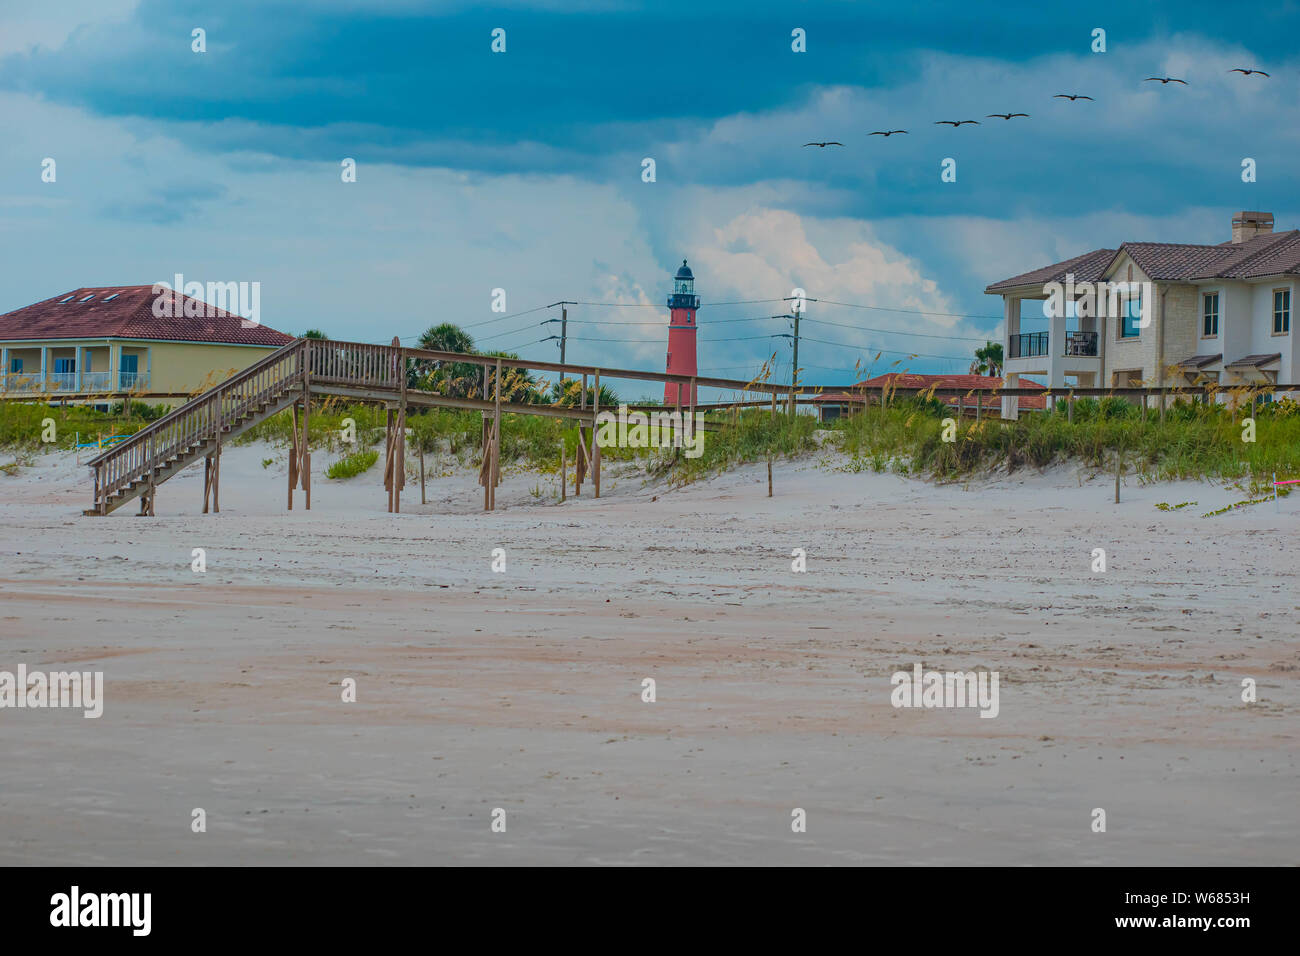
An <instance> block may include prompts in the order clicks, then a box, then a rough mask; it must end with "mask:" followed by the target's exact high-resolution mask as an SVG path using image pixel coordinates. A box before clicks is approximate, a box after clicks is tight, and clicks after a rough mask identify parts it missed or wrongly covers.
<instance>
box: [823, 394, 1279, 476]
mask: <svg viewBox="0 0 1300 956" xmlns="http://www.w3.org/2000/svg"><path fill="white" fill-rule="evenodd" d="M950 414H951V413H950V412H940V411H938V410H936V409H934V408H931V407H928V406H927V405H926V404H925V403H918V402H913V401H907V400H901V401H899V402H898V404H897V405H893V406H890V407H887V408H884V409H881V408H880V407H878V406H877V407H872V408H869V409H867V410H866V411H864V412H863V413H862V414H860V415H855V416H852V417H850V418H848V419H847V420H845V421H843V422H840V423H837V425H836V429H837V431H839V432H840V434H841V442H840V447H841V448H842V449H843V450H844V451H845V452H846V453H848V455H849V456H850V459H851V460H852V461H854V462H871V463H876V464H878V463H879V462H880V460H881V459H885V460H886V461H888V462H890V463H891V464H892V467H895V468H897V469H898V470H901V471H907V472H911V473H915V474H924V475H928V476H931V477H934V478H940V479H943V478H959V477H962V476H966V475H970V474H973V473H976V472H979V471H984V470H991V469H993V468H998V467H1003V468H1006V469H1007V470H1008V471H1015V470H1016V469H1018V468H1023V467H1034V468H1040V469H1041V468H1046V467H1047V466H1049V465H1052V464H1055V463H1059V462H1067V461H1074V462H1077V463H1079V464H1082V465H1084V466H1087V467H1093V468H1098V469H1102V468H1105V469H1113V468H1114V467H1115V466H1116V462H1117V460H1118V459H1119V458H1120V457H1121V456H1122V458H1123V461H1124V462H1125V470H1126V471H1128V472H1137V473H1140V474H1143V475H1145V476H1147V477H1150V478H1154V479H1188V478H1218V479H1237V478H1243V477H1247V476H1252V475H1255V476H1262V475H1271V474H1272V473H1273V472H1277V473H1278V475H1280V476H1281V475H1285V476H1287V477H1290V476H1292V475H1294V474H1296V473H1297V472H1300V409H1298V408H1297V406H1296V405H1295V404H1294V403H1290V402H1278V403H1274V404H1268V405H1263V406H1261V407H1260V408H1259V410H1258V413H1257V415H1256V417H1255V419H1254V426H1255V433H1254V441H1245V440H1243V436H1246V437H1249V436H1248V429H1247V428H1246V426H1245V424H1244V419H1245V418H1247V417H1248V415H1249V413H1248V412H1245V411H1238V412H1237V413H1236V415H1235V416H1234V413H1233V412H1232V410H1231V409H1229V408H1227V407H1225V406H1222V405H1201V404H1191V403H1186V402H1180V403H1177V404H1174V405H1172V406H1170V407H1169V408H1168V409H1167V410H1166V412H1165V420H1164V421H1163V422H1161V421H1160V417H1159V415H1158V413H1156V412H1155V411H1154V410H1153V411H1151V412H1150V413H1149V414H1148V415H1147V416H1146V417H1145V418H1143V416H1142V414H1141V410H1140V409H1139V408H1138V407H1137V406H1134V405H1131V404H1129V403H1128V402H1125V401H1123V400H1122V399H1109V398H1108V399H1103V400H1102V401H1101V402H1096V401H1093V400H1088V399H1084V400H1080V401H1079V402H1077V403H1076V405H1075V410H1074V421H1072V422H1071V421H1068V420H1067V417H1066V414H1065V408H1064V406H1063V404H1062V405H1061V406H1060V407H1058V412H1057V414H1054V415H1052V414H1047V415H1044V414H1028V415H1022V416H1021V417H1020V418H1019V419H1018V420H1016V421H1005V422H1004V421H1001V420H1000V419H998V418H992V417H991V418H986V419H984V420H982V421H980V422H974V421H972V420H970V419H963V420H962V421H961V422H960V423H959V424H958V428H957V434H956V441H953V442H944V441H943V440H942V424H943V419H944V418H945V417H947V416H948V415H950Z"/></svg>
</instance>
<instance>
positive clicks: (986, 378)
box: [813, 372, 1047, 409]
mask: <svg viewBox="0 0 1300 956" xmlns="http://www.w3.org/2000/svg"><path fill="white" fill-rule="evenodd" d="M884 385H889V386H890V387H891V388H929V387H930V386H932V385H933V386H935V387H936V388H947V389H959V388H960V389H966V390H968V391H970V390H975V389H994V388H1001V387H1002V379H1001V378H999V377H998V376H996V375H922V374H920V373H916V372H890V373H888V374H886V375H877V376H876V377H875V378H868V379H865V380H863V381H861V382H858V383H857V384H856V385H854V386H853V387H854V388H857V387H858V386H863V387H865V388H880V387H881V386H884ZM1019 387H1020V388H1039V389H1043V390H1044V391H1046V390H1047V386H1046V385H1043V384H1041V383H1040V382H1035V381H1034V380H1033V379H1028V378H1021V379H1020V386H1019ZM848 397H849V394H848V393H846V392H825V393H823V394H821V395H817V396H814V398H813V401H816V402H827V403H830V404H834V403H835V402H842V401H844V400H845V399H846V398H848ZM936 398H939V399H940V400H941V401H944V402H946V403H947V404H949V405H956V404H957V396H955V395H948V396H943V395H940V396H936ZM977 398H978V399H980V402H979V404H980V405H982V406H983V407H984V408H1001V407H1002V399H1001V398H1000V397H998V396H997V395H985V396H971V397H970V398H966V397H965V396H962V404H963V405H965V406H966V407H967V408H973V407H974V406H975V403H976V399H977ZM1020 407H1021V408H1027V409H1028V408H1037V409H1043V408H1046V407H1047V396H1045V395H1021V396H1020Z"/></svg>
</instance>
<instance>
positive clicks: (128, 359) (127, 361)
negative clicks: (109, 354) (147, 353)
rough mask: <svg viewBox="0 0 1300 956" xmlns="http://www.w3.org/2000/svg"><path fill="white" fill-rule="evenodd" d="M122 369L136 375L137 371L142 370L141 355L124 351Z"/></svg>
mask: <svg viewBox="0 0 1300 956" xmlns="http://www.w3.org/2000/svg"><path fill="white" fill-rule="evenodd" d="M121 370H122V371H123V372H125V373H127V374H128V375H134V374H135V373H136V372H138V371H139V370H140V356H138V355H127V354H125V353H123V355H122V369H121Z"/></svg>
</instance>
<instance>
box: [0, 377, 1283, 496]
mask: <svg viewBox="0 0 1300 956" xmlns="http://www.w3.org/2000/svg"><path fill="white" fill-rule="evenodd" d="M1248 408H1249V406H1248V405H1247V406H1246V407H1245V408H1239V409H1238V410H1236V411H1234V410H1233V409H1231V408H1230V407H1228V406H1226V405H1215V404H1210V405H1203V404H1200V403H1188V402H1178V403H1175V404H1173V405H1171V406H1170V407H1169V408H1168V409H1167V410H1166V413H1165V420H1164V421H1163V422H1161V421H1160V417H1159V415H1158V414H1157V413H1156V412H1155V411H1154V410H1152V411H1151V412H1150V413H1149V414H1148V415H1147V416H1145V417H1144V416H1143V415H1142V414H1141V410H1140V409H1139V408H1138V407H1137V406H1135V405H1133V404H1131V403H1129V402H1127V401H1125V400H1123V399H1120V398H1103V399H1102V400H1100V401H1097V400H1095V399H1080V400H1078V401H1077V402H1076V403H1075V406H1074V414H1073V421H1069V420H1067V416H1066V406H1065V403H1064V401H1062V402H1059V403H1058V406H1057V413H1056V414H1042V413H1030V414H1025V415H1022V416H1021V418H1020V419H1018V420H1016V421H1002V420H1000V419H999V418H997V417H995V416H989V417H987V418H984V419H983V420H981V421H979V422H975V421H974V420H972V419H970V418H964V419H962V420H961V421H960V422H958V423H957V432H956V436H955V437H956V440H955V441H952V442H945V441H943V440H942V439H943V434H942V433H943V427H944V421H945V419H948V418H950V417H951V416H952V411H951V410H950V409H947V408H945V407H944V406H943V405H942V403H940V402H937V401H935V400H933V399H928V400H927V399H924V398H921V397H908V398H899V399H896V400H895V401H893V402H891V403H890V404H888V405H887V406H885V407H883V408H882V407H881V406H879V405H873V406H871V407H869V408H867V409H865V410H864V411H863V412H861V413H860V414H857V415H853V416H850V417H848V418H846V419H842V420H840V421H836V422H833V423H829V424H826V425H821V424H819V423H818V422H817V421H816V420H815V418H814V417H813V416H811V415H807V414H804V415H794V416H791V415H787V414H785V413H779V414H777V415H776V416H773V415H772V414H771V413H770V411H769V410H767V409H765V408H761V409H747V410H743V411H739V412H735V413H721V412H714V413H709V414H708V415H707V416H706V421H708V422H709V423H711V424H712V425H715V426H716V430H711V431H708V432H706V433H705V438H704V443H703V449H702V454H701V455H700V456H699V457H697V458H689V457H687V456H686V454H685V453H684V452H674V451H673V450H671V449H669V450H664V449H653V448H643V449H633V448H617V447H604V448H602V449H601V455H602V458H603V459H604V460H605V461H607V462H613V461H634V460H635V461H640V462H641V463H643V464H644V465H645V467H646V470H647V471H648V472H649V473H650V474H652V475H659V476H664V477H666V478H667V479H668V481H669V482H670V483H673V484H679V483H688V482H692V481H697V480H700V479H702V478H705V477H708V476H710V475H714V474H717V473H719V472H722V471H725V470H727V469H728V468H732V467H735V466H736V465H740V464H744V463H747V462H760V461H765V460H766V459H767V458H768V456H769V455H771V456H774V457H776V458H785V457H793V456H800V455H806V454H809V453H811V452H812V451H814V450H815V449H816V448H817V447H818V446H819V445H823V446H825V447H827V448H829V449H833V450H838V451H840V452H842V453H843V454H844V455H845V458H846V463H845V464H844V466H843V467H845V469H846V470H848V471H862V470H876V471H884V470H892V471H898V472H902V473H908V474H915V475H921V476H926V477H931V478H935V479H939V480H953V479H959V478H963V477H966V476H970V475H973V474H978V473H980V472H986V471H992V470H995V469H1005V470H1007V471H1015V470H1017V469H1020V468H1039V469H1041V468H1046V467H1048V466H1049V465H1052V464H1057V463H1064V462H1075V463H1078V464H1080V465H1082V466H1084V467H1089V468H1096V469H1099V470H1101V469H1105V470H1113V469H1114V468H1115V467H1116V463H1117V461H1118V460H1119V459H1120V458H1121V456H1122V459H1123V462H1124V469H1125V471H1126V473H1129V474H1132V473H1138V474H1141V475H1143V476H1145V477H1148V478H1152V479H1193V478H1214V479H1223V480H1239V479H1242V478H1254V479H1260V480H1261V481H1262V479H1263V477H1265V476H1269V477H1270V479H1271V475H1272V474H1273V473H1274V472H1276V473H1277V474H1278V476H1279V477H1283V478H1293V477H1296V476H1297V475H1300V406H1298V405H1297V404H1296V403H1295V402H1291V401H1287V400H1282V401H1280V402H1274V403H1267V404H1262V405H1260V406H1259V408H1258V410H1257V413H1256V416H1255V418H1254V420H1253V421H1254V439H1255V440H1254V441H1253V442H1252V441H1244V440H1243V437H1249V436H1248V435H1246V427H1245V424H1244V420H1245V419H1246V418H1247V417H1248V415H1249V411H1248ZM162 410H163V409H162V407H161V406H159V407H157V408H150V409H143V408H133V409H132V412H133V415H132V417H131V418H129V419H127V418H123V417H122V416H121V415H120V414H119V415H117V416H114V415H111V414H106V413H103V412H95V411H93V410H90V409H87V408H84V407H81V406H65V407H61V408H60V407H50V406H45V405H40V404H23V403H3V404H0V447H6V448H8V449H10V450H12V451H13V452H14V453H15V454H26V453H30V452H34V451H37V450H39V449H40V448H41V447H43V446H42V443H41V441H40V438H41V432H42V422H43V420H44V419H46V418H53V419H54V420H55V424H56V429H57V438H56V442H55V443H54V444H55V445H56V446H58V447H64V448H67V447H70V446H71V445H72V443H73V439H74V435H75V434H76V433H77V432H81V434H82V440H83V441H85V440H88V439H89V438H90V437H91V436H93V435H95V434H96V433H99V432H102V433H104V434H123V433H130V432H134V431H136V430H138V429H140V428H141V427H143V426H144V425H145V424H146V421H145V420H144V418H145V416H146V415H147V416H148V417H157V414H160V413H161V411H162ZM384 427H385V413H384V410H383V409H382V408H380V407H377V406H373V405H362V404H357V405H350V404H346V403H344V402H341V401H339V400H336V399H329V400H326V401H323V402H318V403H313V406H312V411H311V436H310V442H311V445H312V447H313V448H316V449H325V450H328V451H336V450H342V451H351V452H356V453H371V450H372V449H374V448H375V446H376V445H379V444H380V443H381V442H382V441H383V437H384ZM291 428H292V415H291V413H290V412H289V411H284V412H281V413H280V414H278V415H275V416H273V417H271V418H270V419H268V420H266V421H264V422H262V423H260V424H258V425H257V426H256V427H254V428H252V429H250V430H249V431H247V432H245V433H244V434H243V435H241V436H240V437H239V438H237V439H236V440H235V441H236V443H237V444H248V443H252V442H257V441H268V442H271V443H273V444H278V445H281V446H287V445H288V444H289V441H290V430H291ZM819 430H824V431H823V432H822V434H821V435H820V437H819V436H818V431H819ZM407 434H408V440H409V443H410V451H409V452H408V454H415V453H418V452H420V451H423V452H424V453H425V454H426V455H437V454H450V455H452V456H453V457H455V458H458V459H459V460H460V461H461V462H462V463H463V464H471V463H477V461H478V459H479V456H480V455H481V452H482V448H481V445H482V416H481V414H480V413H479V412H477V411H457V410H452V409H428V410H419V411H417V410H414V409H413V410H411V411H410V412H409V413H408V416H407ZM577 440H578V434H577V428H576V426H575V425H574V424H573V423H571V422H565V421H562V420H560V419H555V418H543V417H538V416H530V415H510V414H507V415H505V416H503V419H502V448H501V452H502V455H501V457H502V461H503V463H505V464H518V465H520V466H522V467H526V468H530V469H534V470H537V471H541V472H544V473H545V472H554V471H555V470H556V469H557V468H558V467H559V457H560V456H559V449H560V444H561V442H563V444H564V448H565V454H566V457H567V459H568V461H569V462H570V464H572V462H573V461H574V460H575V456H576V451H577ZM373 454H374V455H376V457H377V454H378V452H377V451H376V452H373ZM361 457H362V456H360V455H357V454H353V455H349V456H348V458H346V459H344V461H350V460H352V459H356V460H357V461H360V460H361ZM340 464H342V463H340ZM371 465H373V459H372V460H371V463H370V464H368V465H366V467H371ZM346 467H353V466H352V465H349V466H346ZM362 470H364V469H362ZM354 473H359V472H354Z"/></svg>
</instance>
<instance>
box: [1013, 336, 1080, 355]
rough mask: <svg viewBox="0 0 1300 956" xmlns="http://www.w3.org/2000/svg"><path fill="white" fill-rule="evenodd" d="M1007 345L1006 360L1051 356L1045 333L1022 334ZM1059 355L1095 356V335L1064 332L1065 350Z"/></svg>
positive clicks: (1048, 338)
mask: <svg viewBox="0 0 1300 956" xmlns="http://www.w3.org/2000/svg"><path fill="white" fill-rule="evenodd" d="M1007 345H1008V349H1007V358H1013V359H1014V358H1033V357H1034V356H1037V355H1051V354H1052V351H1051V348H1052V343H1051V337H1050V335H1049V334H1048V333H1047V332H1022V333H1020V334H1019V335H1013V336H1011V337H1010V340H1009V342H1008V343H1007ZM1061 354H1062V355H1083V356H1095V355H1096V354H1097V333H1096V332H1066V333H1065V349H1064V351H1062V352H1061Z"/></svg>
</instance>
